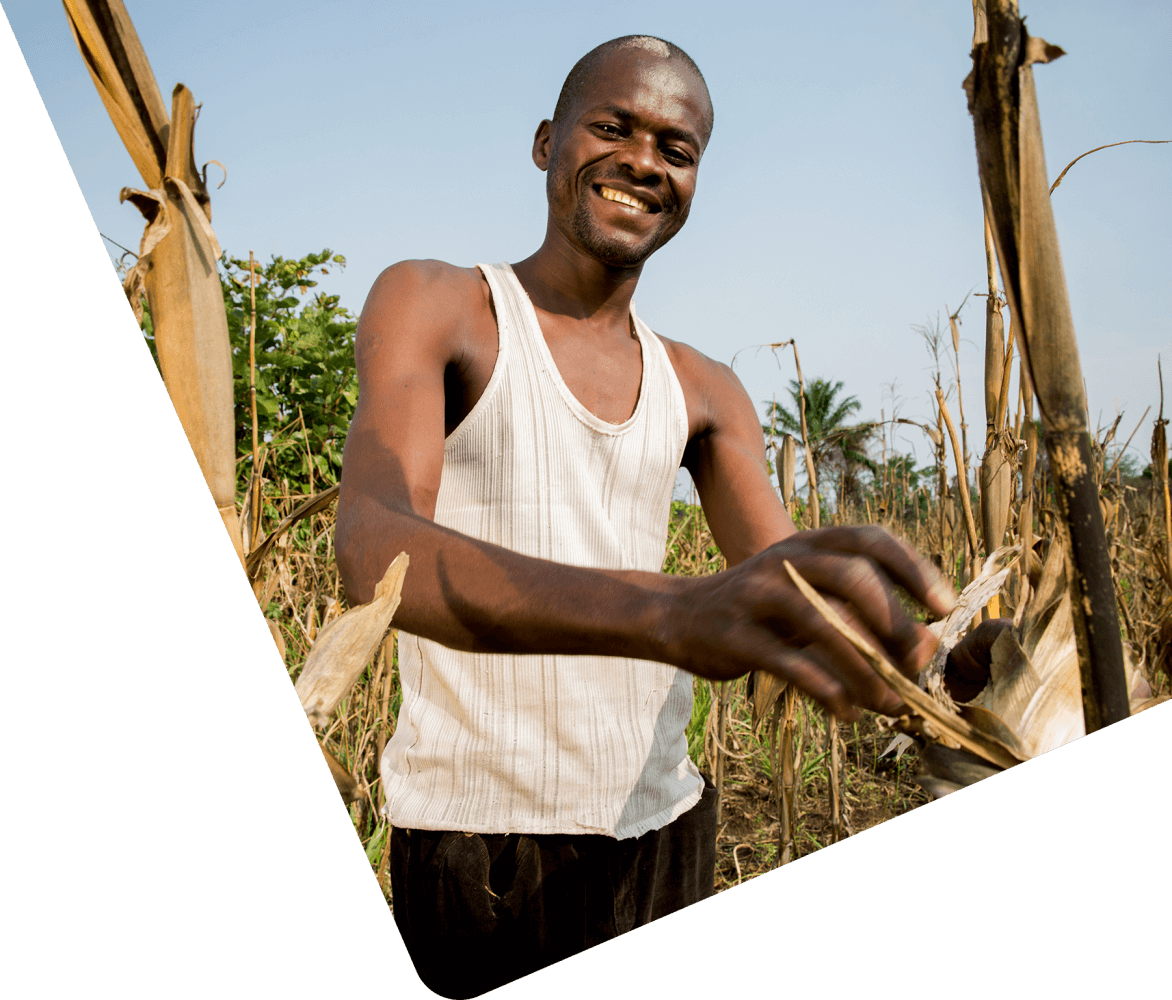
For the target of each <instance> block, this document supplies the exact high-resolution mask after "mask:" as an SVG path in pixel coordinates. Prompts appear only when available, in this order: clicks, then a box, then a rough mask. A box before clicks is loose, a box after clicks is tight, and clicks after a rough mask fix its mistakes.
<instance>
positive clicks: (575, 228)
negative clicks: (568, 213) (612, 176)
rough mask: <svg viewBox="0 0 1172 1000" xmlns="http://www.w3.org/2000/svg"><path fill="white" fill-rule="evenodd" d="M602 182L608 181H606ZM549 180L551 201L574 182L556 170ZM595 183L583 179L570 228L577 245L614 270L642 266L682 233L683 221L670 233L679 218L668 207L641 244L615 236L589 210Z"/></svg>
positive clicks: (589, 177) (666, 206)
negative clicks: (678, 233) (558, 192)
mask: <svg viewBox="0 0 1172 1000" xmlns="http://www.w3.org/2000/svg"><path fill="white" fill-rule="evenodd" d="M601 180H603V181H605V178H602V179H601ZM549 181H550V184H549V188H550V190H549V195H550V200H551V202H552V200H553V198H554V197H555V192H557V191H558V190H559V189H560V190H565V189H566V188H568V187H570V186H571V185H572V180H571V179H570V178H568V177H565V176H563V175H562V173H561V171H560V170H557V169H556V168H555V169H554V170H552V171H551V172H550V174H549ZM595 183H597V180H596V178H594V177H592V176H590V175H585V176H583V177H582V178H580V180H579V188H578V190H579V191H581V192H582V194H581V196H580V197H579V198H578V199H577V201H576V203H575V205H574V214H573V216H572V217H571V219H570V228H571V230H572V232H573V235H574V237H575V240H576V242H577V243H578V244H579V245H581V246H582V247H583V248H584V249H585V250H586V252H587V253H589V254H590V255H591V256H592V257H594V258H595V259H597V260H599V261H600V262H601V263H603V264H605V265H607V266H608V267H613V268H623V269H628V268H633V267H639V266H640V265H641V264H642V263H643V262H644V261H645V260H647V258H648V257H650V256H651V255H652V254H653V253H655V251H656V250H658V249H659V248H660V247H661V246H663V245H664V244H665V243H667V242H668V241H669V240H670V239H671V238H672V237H673V236H674V235H675V233H676V232H678V231H679V228H680V225H682V221H681V223H680V225H677V226H676V227H675V231H671V227H672V224H673V223H674V222H675V218H676V216H675V214H674V211H673V206H670V205H665V206H664V209H663V211H662V212H659V213H656V214H657V215H658V216H659V218H658V219H657V220H656V222H657V225H656V227H655V228H654V229H653V230H652V231H651V232H650V233H648V234H647V235H646V236H644V237H643V238H642V239H640V240H639V241H638V242H630V241H628V240H624V239H621V238H618V237H616V236H614V235H613V234H611V233H609V232H607V231H606V230H604V229H603V228H602V227H601V226H599V225H598V222H597V220H596V219H595V218H594V216H593V214H592V213H591V211H590V205H589V201H590V192H591V191H592V190H593V187H594V184H595Z"/></svg>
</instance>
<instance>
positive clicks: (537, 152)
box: [533, 118, 553, 170]
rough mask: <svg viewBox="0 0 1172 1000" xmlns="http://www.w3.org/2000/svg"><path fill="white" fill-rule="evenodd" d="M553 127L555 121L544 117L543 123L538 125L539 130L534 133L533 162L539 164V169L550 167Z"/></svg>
mask: <svg viewBox="0 0 1172 1000" xmlns="http://www.w3.org/2000/svg"><path fill="white" fill-rule="evenodd" d="M552 129H553V122H551V121H550V120H549V119H548V118H545V119H542V122H541V124H540V125H538V126H537V131H536V132H535V133H534V134H533V162H534V163H536V164H537V169H538V170H546V169H548V168H549V144H550V133H551V131H552Z"/></svg>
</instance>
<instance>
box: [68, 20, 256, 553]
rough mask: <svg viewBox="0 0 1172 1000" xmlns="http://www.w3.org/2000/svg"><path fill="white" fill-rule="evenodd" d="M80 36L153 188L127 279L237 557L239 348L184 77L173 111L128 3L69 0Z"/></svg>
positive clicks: (129, 194) (140, 196) (128, 193)
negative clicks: (147, 316)
mask: <svg viewBox="0 0 1172 1000" xmlns="http://www.w3.org/2000/svg"><path fill="white" fill-rule="evenodd" d="M64 3H65V11H66V15H67V17H68V20H69V27H70V30H71V31H72V32H73V38H74V41H75V42H76V43H77V47H78V49H79V50H80V51H81V54H82V56H83V58H84V60H85V64H86V68H87V69H88V70H89V73H90V77H91V78H92V79H93V81H94V86H95V87H97V90H98V94H99V96H100V97H101V99H102V103H103V104H104V105H105V106H106V110H107V111H108V112H109V114H110V118H111V120H112V121H113V123H114V127H115V128H116V129H117V131H118V135H119V137H120V138H121V139H122V142H123V144H124V145H125V146H126V150H127V152H129V153H130V158H131V159H132V160H133V161H134V165H135V166H136V167H137V168H138V172H139V174H140V175H141V176H142V179H143V181H144V183H145V184H146V190H145V191H138V190H134V189H132V188H123V189H122V192H121V195H120V200H122V201H130V202H131V203H133V204H134V205H135V206H136V207H137V208H138V209H139V211H141V212H142V214H143V217H144V218H145V219H146V223H147V225H146V229H145V231H144V232H143V237H142V241H141V243H140V245H139V256H138V261H137V263H136V264H135V265H134V267H133V268H132V269H131V270H130V273H129V274H128V275H127V276H126V281H125V283H124V287H125V289H126V293H127V295H128V296H129V298H130V303H131V306H132V308H133V309H134V311H135V315H136V316H137V317H138V318H139V319H140V320H141V318H142V306H141V298H142V295H143V294H145V295H146V297H147V301H148V302H149V303H150V307H151V320H152V322H153V323H154V331H155V345H156V349H157V351H158V356H159V367H160V369H161V371H162V373H163V381H164V383H165V384H166V386H167V392H168V393H169V394H170V396H171V402H172V403H173V405H174V406H175V411H176V413H177V414H178V415H179V420H180V423H182V425H183V430H184V432H185V433H186V434H187V440H188V442H189V443H190V444H191V449H192V451H194V452H195V457H196V460H197V461H198V462H199V467H200V470H201V471H202V472H203V476H204V479H205V480H206V481H207V484H208V488H209V489H210V490H211V493H212V497H213V499H214V500H215V502H216V507H217V508H218V509H219V511H220V516H221V517H222V518H223V520H224V526H225V527H226V528H227V530H228V534H229V536H230V537H231V539H232V544H233V546H234V547H235V549H236V552H237V555H238V556H239V558H240V561H241V562H242V563H243V561H244V549H243V544H242V540H241V536H240V526H239V523H238V520H237V514H236V466H235V457H236V440H235V429H234V426H233V399H232V355H231V346H230V342H229V338H228V320H227V316H226V314H225V312H224V297H223V291H222V290H221V288H220V278H219V275H218V273H217V271H216V261H217V259H218V258H219V256H220V252H221V251H220V246H219V243H218V242H217V240H216V236H215V233H214V232H213V231H212V227H211V199H210V198H209V197H208V192H207V187H206V185H205V184H204V181H203V177H202V176H201V174H200V172H199V171H198V170H197V169H196V165H195V159H194V154H193V145H192V136H193V132H194V129H195V119H196V107H195V101H194V99H193V98H192V95H191V91H189V90H188V89H187V88H186V87H184V86H183V85H182V84H179V85H178V86H177V87H176V88H175V90H174V93H173V94H172V104H171V116H170V118H168V116H167V107H166V105H165V104H164V103H163V98H162V95H161V94H160V92H159V87H158V84H157V83H156V82H155V76H154V73H153V72H152V71H151V67H150V63H149V62H148V61H147V57H146V53H145V52H144V51H143V48H142V44H141V42H140V41H139V39H138V35H137V34H136V32H135V30H134V25H133V24H132V23H131V21H130V16H129V15H128V14H127V13H126V8H125V6H124V5H123V4H122V2H121V0H100V2H99V0H64Z"/></svg>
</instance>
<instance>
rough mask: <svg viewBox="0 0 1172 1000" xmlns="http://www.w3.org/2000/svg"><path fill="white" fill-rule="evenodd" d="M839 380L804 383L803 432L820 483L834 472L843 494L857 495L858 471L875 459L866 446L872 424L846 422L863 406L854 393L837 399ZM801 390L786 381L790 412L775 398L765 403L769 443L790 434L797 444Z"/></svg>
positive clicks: (793, 380) (794, 382)
mask: <svg viewBox="0 0 1172 1000" xmlns="http://www.w3.org/2000/svg"><path fill="white" fill-rule="evenodd" d="M842 387H843V383H842V382H834V383H831V382H828V381H826V379H821V378H816V379H813V380H811V381H810V382H809V383H807V385H806V431H807V434H808V435H809V438H810V455H811V458H812V460H813V462H814V474H815V476H816V477H817V480H818V482H819V484H821V483H823V482H825V481H826V474H827V473H831V472H833V473H836V475H835V477H834V481H835V482H840V483H841V484H842V487H843V491H844V493H845V495H846V496H848V497H851V496H856V495H857V494H858V493H859V492H860V489H861V483H860V481H859V472H860V471H861V470H862V469H864V468H868V469H873V467H874V464H875V463H874V462H872V461H871V459H870V458H869V457H868V456H867V454H866V451H865V449H866V446H867V443H868V441H869V440H870V438H871V435H872V434H873V433H874V430H875V426H876V425H875V424H874V423H862V424H847V423H846V421H847V419H848V418H850V417H851V416H853V415H854V414H855V413H857V412H858V411H859V409H860V408H861V407H862V404H861V403H860V402H859V401H858V399H857V398H856V397H854V396H847V397H846V398H845V399H839V398H838V396H839V393H841V392H842ZM799 393H800V390H799V387H798V382H797V380H796V379H791V380H790V383H789V394H790V398H791V399H792V400H793V412H791V411H789V410H787V409H786V408H785V407H784V406H783V405H782V404H781V403H778V402H776V401H774V402H772V403H770V404H768V405H767V407H766V410H765V416H766V417H767V418H768V420H769V423H768V424H765V425H763V427H762V430H763V431H764V432H765V436H766V438H767V440H768V441H769V443H770V444H772V443H773V442H774V440H775V439H777V438H779V437H780V436H781V435H782V434H792V435H793V436H794V437H795V438H796V439H797V441H798V442H799V443H800V442H801V439H802V425H801V419H800V418H799V417H798V416H796V414H797V412H798V408H799V405H800V396H799Z"/></svg>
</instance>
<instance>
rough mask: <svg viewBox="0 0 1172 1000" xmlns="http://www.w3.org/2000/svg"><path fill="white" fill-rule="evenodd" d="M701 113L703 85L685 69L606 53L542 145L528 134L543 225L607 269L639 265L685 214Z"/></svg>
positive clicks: (635, 53) (644, 55)
mask: <svg viewBox="0 0 1172 1000" xmlns="http://www.w3.org/2000/svg"><path fill="white" fill-rule="evenodd" d="M708 115H709V105H708V96H707V91H706V89H705V87H704V84H703V83H702V82H701V80H700V79H699V78H698V77H697V76H696V75H695V74H694V73H692V72H691V71H690V70H689V68H688V67H687V66H686V65H683V64H680V63H677V62H675V61H673V60H668V59H663V58H661V57H659V56H657V55H654V54H652V53H648V52H646V51H643V50H638V49H634V50H625V51H620V52H617V53H615V54H613V55H612V56H611V57H610V58H609V59H608V60H607V61H606V62H605V63H604V64H603V65H602V66H600V67H598V69H597V70H596V71H595V72H594V73H593V74H592V75H591V77H590V79H589V80H588V82H587V85H586V86H585V87H584V88H583V91H582V93H581V94H580V95H579V97H578V100H577V101H576V102H575V103H574V107H573V108H572V109H571V111H570V113H569V114H568V115H567V116H566V118H565V120H564V121H560V122H558V123H557V125H555V126H551V127H549V131H548V132H547V133H546V138H545V140H544V146H543V140H542V134H543V133H542V130H540V129H539V131H538V135H537V144H536V145H535V148H534V158H535V160H536V161H537V163H538V166H542V167H543V168H544V169H548V176H547V179H546V194H547V196H548V199H549V211H550V218H551V220H552V221H553V224H554V225H555V226H556V227H557V228H558V229H559V230H560V231H561V233H562V234H563V235H564V236H565V237H566V238H567V239H568V240H569V241H570V242H571V243H572V244H574V245H577V246H579V247H581V248H582V249H583V250H585V251H586V252H587V253H588V254H590V255H591V256H593V257H595V258H596V259H598V260H600V261H602V262H603V263H605V264H608V265H610V266H611V267H621V268H629V267H637V266H638V265H640V264H642V263H643V261H644V260H646V259H647V258H648V257H649V256H650V255H651V254H652V253H654V252H655V251H656V250H658V249H659V248H660V247H661V246H663V245H664V244H665V243H666V242H667V241H668V240H670V239H671V238H672V237H673V236H674V235H675V234H676V233H677V232H679V230H680V228H681V227H682V226H683V224H684V222H685V221H686V220H687V218H688V211H689V209H690V207H691V203H692V195H693V193H694V192H695V189H696V171H697V168H698V167H699V164H700V156H701V154H702V153H703V151H704V144H705V143H706V142H707V139H708V121H709V118H708ZM545 127H546V126H545V125H544V123H543V128H545ZM543 150H544V155H543V152H542V151H543ZM543 159H544V160H545V162H544V163H543V162H542V160H543Z"/></svg>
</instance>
